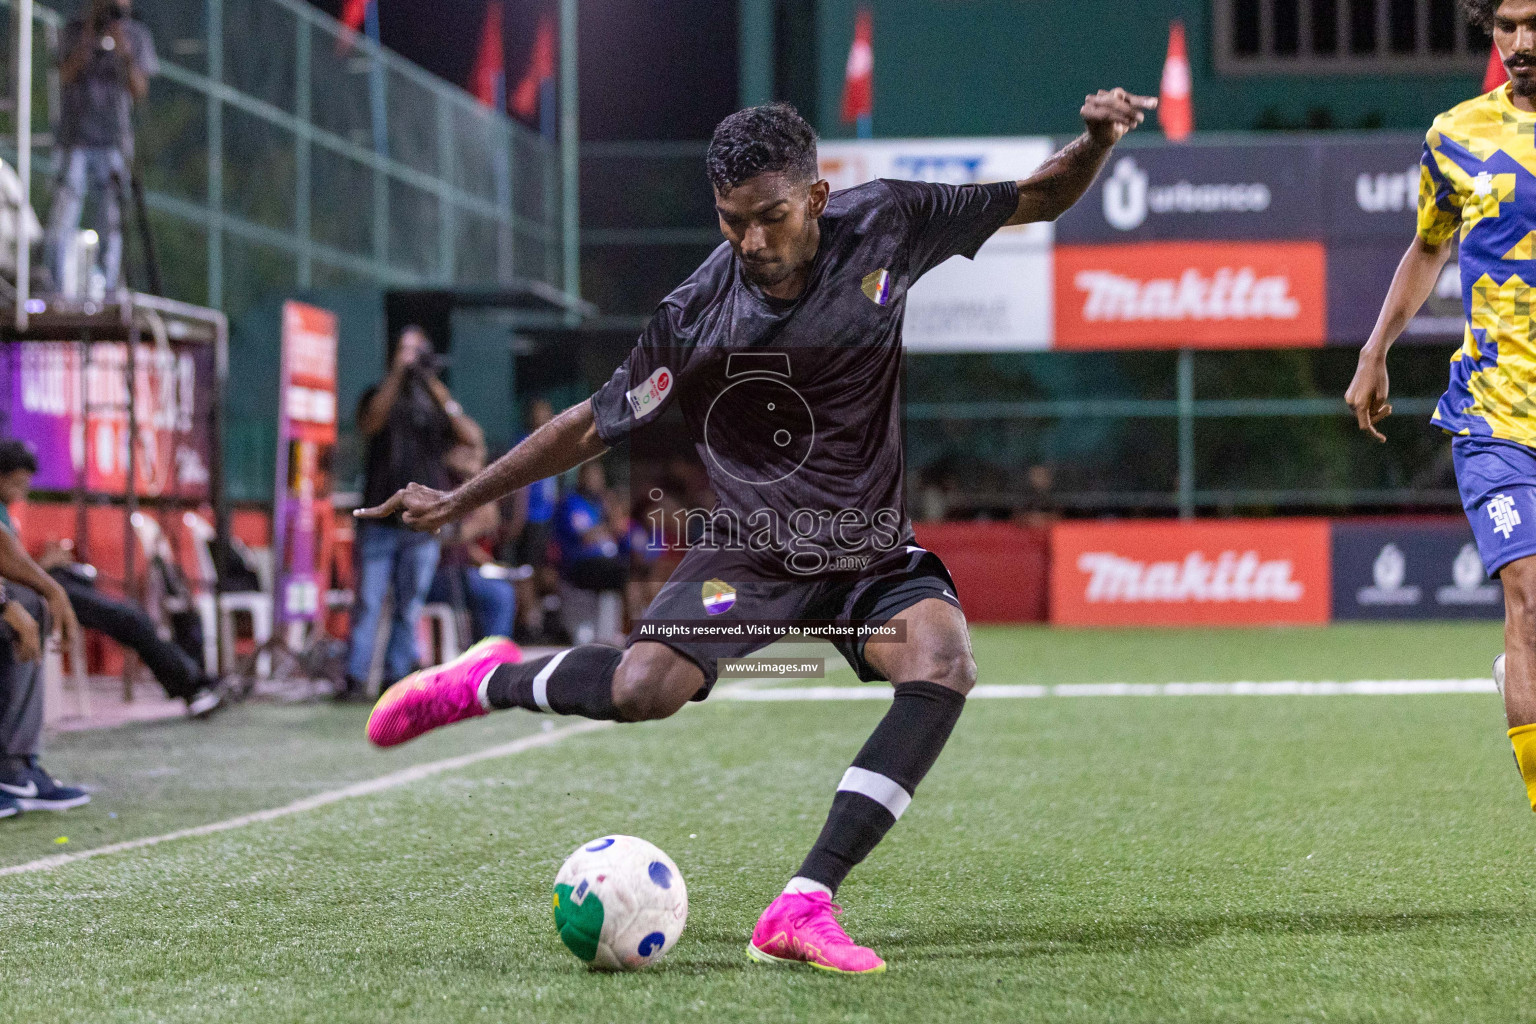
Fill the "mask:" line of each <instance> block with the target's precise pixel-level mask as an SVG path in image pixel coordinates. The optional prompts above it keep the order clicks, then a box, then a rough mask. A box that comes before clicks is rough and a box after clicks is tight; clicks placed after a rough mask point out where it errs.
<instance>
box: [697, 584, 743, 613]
mask: <svg viewBox="0 0 1536 1024" xmlns="http://www.w3.org/2000/svg"><path fill="white" fill-rule="evenodd" d="M703 596H704V610H705V611H706V612H709V614H711V615H719V614H720V613H721V612H728V611H730V610H731V606H732V605H734V604H735V603H736V588H735V587H733V586H731V585H730V584H729V583H727V582H725V580H710V581H708V582H707V583H705V584H704V593H703Z"/></svg>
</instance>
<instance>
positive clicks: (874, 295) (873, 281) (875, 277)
mask: <svg viewBox="0 0 1536 1024" xmlns="http://www.w3.org/2000/svg"><path fill="white" fill-rule="evenodd" d="M861 287H862V289H863V291H864V294H865V296H867V297H868V298H869V301H870V302H873V303H874V304H875V305H877V306H883V305H885V304H886V303H887V302H890V301H891V273H890V271H888V270H886V269H885V268H884V267H881V268H880V269H879V270H876V271H874V272H872V273H869V274H865V275H864V283H863V285H861Z"/></svg>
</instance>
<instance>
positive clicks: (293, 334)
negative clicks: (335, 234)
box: [273, 302, 337, 622]
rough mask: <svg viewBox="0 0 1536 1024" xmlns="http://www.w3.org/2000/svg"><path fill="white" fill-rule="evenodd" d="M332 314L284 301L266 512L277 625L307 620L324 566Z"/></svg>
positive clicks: (332, 398) (332, 403)
mask: <svg viewBox="0 0 1536 1024" xmlns="http://www.w3.org/2000/svg"><path fill="white" fill-rule="evenodd" d="M336 344H337V334H336V314H334V313H331V312H330V311H328V310H324V309H319V308H317V307H315V306H307V305H305V304H304V303H302V302H285V303H283V342H282V366H281V370H280V374H281V376H280V377H279V382H280V383H279V389H278V395H279V396H280V397H279V399H278V413H277V489H276V491H275V508H274V509H273V526H274V530H273V545H274V548H275V550H274V552H273V555H274V564H275V565H276V566H277V594H278V596H279V600H278V602H277V618H278V621H279V622H288V621H293V620H306V621H313V620H314V619H316V618H318V617H319V616H320V615H321V614H322V613H323V612H324V608H323V607H322V603H321V601H320V595H321V594H322V593H324V591H325V589H326V583H327V581H326V580H325V579H324V578H323V577H324V575H325V572H326V569H327V566H328V564H329V559H328V557H327V554H328V552H327V549H328V547H329V544H328V541H329V538H330V532H331V452H332V449H333V448H334V447H335V444H336Z"/></svg>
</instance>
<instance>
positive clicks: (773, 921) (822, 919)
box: [747, 892, 885, 974]
mask: <svg viewBox="0 0 1536 1024" xmlns="http://www.w3.org/2000/svg"><path fill="white" fill-rule="evenodd" d="M842 909H843V908H842V907H840V906H838V905H837V904H836V903H833V902H832V898H831V897H830V896H828V895H827V894H826V893H824V892H786V893H784V894H782V895H780V896H779V898H778V899H776V900H774V901H773V902H772V903H770V904H768V909H767V910H765V911H763V916H762V917H760V918H758V920H757V927H756V928H754V929H753V930H752V941H751V942H749V943H747V956H749V957H751V958H752V959H753V960H756V961H758V962H759V963H765V964H789V963H804V964H809V965H810V966H812V967H814V968H816V969H817V970H819V971H828V972H831V973H832V974H880V973H882V972H883V971H884V970H885V961H884V960H881V959H880V958H879V957H878V956H876V955H875V951H874V950H872V949H866V948H865V947H863V946H857V945H854V942H853V940H852V939H850V938H849V937H848V933H847V932H845V931H843V928H842V925H840V924H838V923H837V915H838V914H840V913H841V912H842Z"/></svg>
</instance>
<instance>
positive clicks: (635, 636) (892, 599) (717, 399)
mask: <svg viewBox="0 0 1536 1024" xmlns="http://www.w3.org/2000/svg"><path fill="white" fill-rule="evenodd" d="M1155 105H1156V100H1153V99H1149V98H1145V97H1138V96H1132V95H1130V94H1128V93H1126V92H1125V91H1124V90H1122V89H1115V90H1113V91H1104V92H1099V93H1096V94H1094V95H1092V96H1089V97H1088V98H1087V101H1086V102H1085V103H1084V105H1083V109H1082V114H1083V118H1084V120H1085V121H1086V123H1087V129H1088V130H1087V131H1086V132H1085V133H1084V134H1083V135H1082V136H1081V137H1079V138H1078V139H1077V140H1075V141H1074V142H1072V143H1071V144H1069V145H1068V146H1067V147H1066V148H1064V149H1063V150H1061V152H1059V153H1057V154H1056V155H1055V156H1053V157H1052V158H1051V159H1050V160H1048V161H1047V162H1046V163H1045V164H1044V165H1043V166H1041V167H1040V169H1039V170H1037V171H1036V172H1035V173H1034V174H1033V175H1031V176H1030V177H1029V178H1027V179H1025V180H1023V181H1018V182H1013V181H1005V182H997V183H995V184H989V185H960V186H955V185H941V184H927V183H922V182H904V181H884V180H882V181H872V182H869V183H868V184H865V185H860V186H858V187H856V188H851V189H846V190H844V191H841V192H838V193H835V194H832V193H830V190H829V186H828V184H827V182H826V181H824V180H820V179H819V178H818V175H817V162H816V135H815V132H814V131H812V129H811V127H810V126H809V125H808V124H806V123H805V121H804V120H802V119H801V118H800V116H799V115H798V114H797V113H796V112H795V111H794V109H793V108H792V107H789V106H788V105H786V104H772V105H769V106H764V107H753V108H750V109H747V110H743V111H739V112H738V113H735V114H732V115H731V116H730V117H728V118H726V119H725V120H724V121H722V122H721V123H720V125H719V126H718V127H717V128H716V129H715V133H714V138H713V139H712V140H711V142H710V146H709V152H708V156H707V159H706V163H707V170H708V173H709V178H710V183H711V185H712V186H713V188H714V193H715V207H716V210H717V212H718V215H719V222H720V230H721V232H722V234H724V235H725V244H723V245H721V246H720V247H719V248H718V249H716V250H715V252H714V254H713V255H711V256H710V257H709V259H707V260H706V261H705V262H704V264H703V266H701V267H700V268H699V269H698V270H697V271H695V272H694V274H693V275H692V276H691V277H690V278H689V279H688V280H687V281H685V282H684V283H683V284H682V285H681V286H680V287H678V288H677V289H676V290H675V291H673V292H672V294H670V295H668V296H667V297H666V299H664V300H663V301H662V303H661V306H660V308H658V309H657V311H656V313H655V315H654V316H653V317H652V318H651V321H650V323H649V324H648V325H647V326H646V328H645V331H644V333H643V334H642V335H641V337H640V341H639V344H638V345H636V347H635V349H634V351H633V352H631V354H630V356H629V359H628V360H627V361H626V362H625V363H624V365H623V366H621V367H620V368H619V369H618V370H617V371H615V373H614V375H613V377H612V379H611V380H609V381H608V383H607V384H606V385H604V386H603V388H602V389H601V390H599V391H598V392H597V394H595V395H593V396H592V399H591V400H590V401H588V402H583V403H582V404H580V405H577V406H575V407H573V408H571V409H568V410H566V411H565V412H564V413H562V414H560V415H559V416H558V417H556V418H555V419H554V420H553V421H551V422H550V423H549V424H548V425H547V426H545V427H543V428H542V429H540V430H539V431H537V432H535V433H534V434H533V435H532V436H531V437H529V438H528V439H526V440H525V441H524V442H523V443H522V444H520V445H518V446H517V447H516V448H514V449H513V450H512V451H511V452H509V453H507V454H506V455H505V456H503V457H502V458H501V459H500V460H498V461H497V462H496V463H494V464H493V465H492V466H490V467H489V468H488V469H487V470H486V471H485V472H483V473H481V474H480V475H479V476H477V477H475V478H474V479H473V480H470V481H468V482H467V483H465V484H464V485H463V486H461V487H459V488H457V489H456V490H454V491H452V492H450V493H442V492H440V491H437V490H435V489H433V488H432V487H430V486H425V485H423V484H421V483H414V482H413V483H412V484H410V485H409V486H408V487H406V488H405V489H404V490H402V491H400V492H398V493H397V494H395V495H394V496H393V497H392V498H390V499H389V500H388V501H386V502H384V503H383V504H382V505H380V506H378V507H376V508H372V509H366V510H363V511H360V512H359V513H358V515H360V516H363V517H365V518H371V517H378V516H388V515H394V514H397V513H403V521H404V522H405V524H406V525H407V526H411V527H414V528H416V529H421V530H433V529H436V528H437V527H439V526H442V525H443V524H445V523H447V522H450V521H452V520H454V519H456V518H458V517H460V516H462V515H464V514H466V513H467V512H469V511H470V510H471V509H474V508H476V507H478V506H479V505H480V504H483V503H484V502H486V501H492V500H495V499H496V498H497V497H499V496H501V495H503V494H506V493H508V492H510V491H511V490H513V489H514V488H517V487H521V486H524V485H526V484H527V483H529V482H530V481H533V480H537V479H540V478H542V477H545V476H548V475H550V474H551V473H558V472H561V471H563V470H565V469H567V468H569V467H570V466H573V465H575V464H577V463H580V462H584V461H586V460H587V459H591V458H594V457H596V456H598V455H601V454H602V453H603V452H605V451H606V450H607V449H608V448H609V447H611V446H613V445H615V444H617V443H618V442H620V441H622V440H624V439H626V438H627V437H629V436H630V435H631V434H632V433H634V432H636V431H637V430H639V429H640V428H643V427H646V426H648V425H650V424H652V423H654V422H655V421H656V420H657V419H659V418H660V417H661V415H662V413H663V412H664V411H665V410H666V409H668V408H669V407H672V406H674V405H675V406H678V407H679V408H680V410H681V412H682V416H683V418H684V420H685V421H686V423H687V425H688V428H689V432H690V434H691V436H692V439H693V441H694V443H695V447H696V449H697V451H698V453H699V457H700V458H701V459H702V460H703V462H704V464H705V466H706V468H707V470H708V472H709V479H710V484H711V486H712V488H713V489H714V491H715V493H716V494H717V496H718V501H717V502H716V504H715V506H714V508H712V509H709V510H695V511H694V512H693V513H690V514H689V515H688V516H686V517H685V519H686V520H687V521H688V522H691V523H698V522H700V521H701V520H702V521H703V530H702V534H701V536H700V537H699V539H698V541H696V542H695V543H693V544H692V545H691V546H690V547H689V549H688V552H687V554H686V555H685V556H684V557H683V560H682V562H681V563H679V565H678V568H677V569H676V571H674V572H673V574H672V576H671V578H670V579H669V580H668V581H667V583H666V585H665V586H663V587H662V590H661V592H660V593H659V594H658V595H657V597H656V599H655V600H654V601H653V602H652V604H651V606H650V608H648V609H647V610H646V612H645V615H644V616H643V617H642V619H641V621H640V622H638V623H637V624H636V625H635V628H634V631H633V632H632V633H631V635H630V638H629V647H628V648H627V649H626V650H625V651H623V652H622V653H621V652H619V651H616V650H612V649H609V648H604V647H599V646H596V645H589V646H583V647H576V648H573V649H571V650H568V651H563V652H561V653H559V654H555V655H553V656H551V657H549V658H541V659H537V660H535V661H531V662H522V661H521V658H520V652H518V651H517V650H516V648H515V647H513V646H512V645H511V644H510V643H504V644H495V645H489V646H487V647H485V648H483V649H481V650H480V651H478V652H471V653H470V654H469V655H467V656H466V657H464V658H460V659H456V660H455V661H453V662H450V663H449V664H447V665H444V666H441V667H439V668H436V669H428V670H426V671H424V672H422V673H420V674H419V675H418V676H416V677H414V678H413V680H412V681H411V684H410V685H401V686H397V687H395V688H393V689H391V690H390V691H389V692H387V693H386V694H384V696H383V697H382V698H380V700H379V703H378V704H377V706H375V708H374V711H373V714H372V716H371V717H370V719H369V723H368V735H369V738H370V739H371V740H372V741H373V742H374V743H376V744H378V745H381V746H389V745H392V744H395V743H401V742H404V741H405V740H408V739H411V738H412V737H414V736H417V735H420V734H421V733H423V732H425V731H427V730H428V729H431V728H435V727H437V726H439V725H444V724H447V723H448V722H453V721H458V720H461V719H464V718H469V717H472V716H475V715H480V714H484V713H486V712H487V711H489V710H491V709H495V708H507V707H521V708H526V709H528V710H531V711H543V712H553V713H556V714H574V715H581V716H584V717H587V718H596V719H609V720H616V721H621V722H635V721H642V720H646V719H656V718H665V717H667V716H669V715H672V714H674V713H675V712H676V711H678V710H679V709H680V708H681V707H682V706H683V705H684V704H686V703H687V702H688V701H689V700H702V699H704V698H705V697H706V696H708V694H709V690H710V687H711V686H712V685H713V683H714V681H715V676H716V669H715V663H716V659H718V658H720V657H737V656H742V655H745V654H748V653H750V652H752V651H754V650H757V649H759V648H761V647H763V646H766V645H767V644H768V643H769V642H771V641H772V640H773V639H775V638H776V636H777V635H778V634H779V632H781V631H782V625H783V623H784V622H785V621H786V620H793V621H797V622H821V623H829V624H831V625H832V626H833V627H835V628H836V629H837V630H838V631H839V632H838V634H837V635H834V636H832V639H833V640H834V642H835V643H836V644H837V646H838V648H839V649H840V651H841V652H842V654H843V656H844V657H845V658H846V659H847V660H848V662H849V663H850V664H851V665H852V666H853V668H854V669H855V670H856V671H857V672H858V673H859V676H860V678H862V679H866V680H871V679H884V680H889V681H891V682H892V683H893V684H894V689H895V699H894V700H893V702H892V704H891V708H890V710H889V712H888V713H887V714H886V716H885V718H884V719H883V720H882V721H881V723H880V725H879V726H878V727H877V728H876V729H875V732H874V734H873V735H871V736H870V738H869V740H868V742H866V743H865V745H864V747H863V749H862V750H860V751H859V754H858V756H857V757H856V758H855V759H854V762H853V766H852V767H850V768H849V769H848V771H847V773H846V774H845V775H844V776H843V779H842V782H841V783H840V784H839V786H838V788H837V792H836V794H835V796H834V798H833V802H832V810H831V813H830V814H829V815H828V817H827V822H826V825H825V826H824V827H823V829H822V832H821V836H820V837H819V838H818V839H817V841H816V845H815V846H814V847H813V848H812V850H811V852H810V854H809V855H808V856H807V857H806V859H805V861H804V863H803V864H802V865H801V867H800V870H799V872H798V873H797V874H796V875H795V876H794V877H793V878H792V879H791V880H790V883H789V885H788V886H787V887H786V888H785V891H784V892H783V893H782V894H781V895H780V896H779V897H778V898H777V899H775V900H774V901H773V903H772V904H770V906H769V907H768V909H767V910H766V911H765V912H764V913H763V916H762V918H761V919H760V920H759V921H758V924H757V928H756V929H755V931H754V933H753V935H752V939H751V942H750V943H749V945H748V947H747V951H748V953H749V954H750V955H751V956H752V957H753V958H755V959H757V960H761V961H770V962H771V961H782V960H796V961H807V962H810V963H812V964H813V965H814V966H816V967H820V968H823V969H825V970H829V971H835V972H840V973H858V974H862V973H871V972H877V971H882V970H884V968H885V963H884V961H883V960H881V959H880V957H878V956H877V955H876V954H875V953H874V952H873V951H872V950H869V949H866V948H865V947H863V946H859V945H856V944H855V943H854V942H853V941H852V940H851V939H849V938H848V936H847V934H846V933H845V932H844V931H843V930H842V928H841V927H840V926H839V925H838V924H837V922H836V920H835V918H834V914H835V913H836V908H835V907H834V905H833V904H832V902H831V898H832V895H833V894H834V893H835V891H836V889H837V887H838V885H839V884H840V883H841V882H842V881H843V879H844V877H845V876H846V875H847V874H848V872H849V870H850V869H851V868H852V867H853V866H854V865H856V864H858V863H859V862H860V861H861V860H863V859H864V857H866V856H867V855H868V854H869V852H870V851H871V850H872V849H874V847H875V845H876V844H877V843H878V842H879V841H880V840H881V839H882V838H883V837H884V835H885V834H886V832H887V831H889V830H890V828H891V826H892V825H894V824H895V822H896V819H897V818H898V817H900V816H901V813H902V812H903V811H904V810H905V809H906V807H907V804H908V803H909V802H910V801H911V798H912V793H913V791H914V790H915V789H916V788H917V785H918V783H919V782H921V781H922V779H923V776H924V775H925V774H927V772H928V769H929V768H930V767H931V766H932V765H933V763H934V761H935V760H936V759H937V757H938V755H939V752H940V750H941V749H942V748H943V746H944V744H945V742H946V740H947V739H948V737H949V733H950V730H951V729H952V728H953V727H954V724H955V722H956V720H957V719H958V718H959V715H960V711H961V709H962V708H963V707H964V704H965V695H966V693H967V692H969V690H970V689H971V687H972V686H973V685H974V683H975V676H976V667H975V662H974V661H973V660H972V657H971V649H970V638H969V634H968V632H967V629H966V623H965V616H964V615H963V614H962V613H961V610H960V602H959V599H958V598H957V597H956V593H955V588H954V581H953V580H952V579H950V576H949V573H948V572H947V571H946V570H945V568H944V565H943V563H942V562H941V561H940V560H939V559H938V557H937V556H935V555H933V554H932V553H931V552H928V551H925V550H924V549H923V548H922V547H920V546H918V545H917V544H916V543H915V541H914V539H913V535H912V528H911V525H910V523H909V522H908V520H907V515H906V509H905V505H904V501H903V495H904V493H905V492H904V487H903V482H902V475H903V471H904V468H903V462H904V460H903V452H902V434H901V409H900V401H901V325H902V316H903V313H904V311H905V308H906V295H907V290H908V289H909V288H910V287H911V286H912V284H913V282H915V281H916V280H917V279H918V278H920V277H921V276H922V275H923V274H924V273H926V272H927V271H928V270H930V269H932V268H933V267H935V266H937V265H939V264H940V263H942V262H944V261H945V260H947V259H949V258H950V257H951V256H956V255H962V256H966V257H968V258H969V257H972V256H974V255H975V254H976V251H977V249H978V248H979V247H980V246H981V244H982V243H983V242H984V241H986V239H987V238H989V237H990V236H991V235H992V234H993V233H994V232H996V231H997V230H998V229H999V228H1002V227H1005V226H1008V225H1014V224H1025V223H1029V222H1032V221H1043V220H1054V219H1055V218H1056V217H1058V216H1060V215H1061V213H1063V212H1064V211H1065V210H1067V209H1068V208H1069V207H1070V206H1071V205H1072V204H1073V203H1075V202H1076V201H1077V200H1078V199H1079V198H1081V196H1082V195H1083V193H1084V192H1085V191H1086V190H1087V189H1088V186H1089V185H1090V184H1091V183H1092V181H1093V179H1094V177H1095V176H1096V175H1097V174H1098V172H1099V169H1100V168H1101V167H1102V166H1103V164H1104V162H1105V160H1106V159H1107V158H1108V155H1109V152H1110V150H1111V148H1112V147H1113V146H1114V144H1115V143H1116V142H1118V141H1119V139H1120V137H1121V136H1122V135H1124V134H1125V132H1127V131H1129V130H1131V129H1132V128H1134V127H1135V126H1136V125H1138V124H1140V123H1141V120H1142V118H1143V117H1144V116H1145V112H1146V111H1148V110H1150V109H1152V108H1153V107H1154V106H1155ZM691 535H692V534H691V532H690V536H691ZM763 624H768V625H769V627H770V628H769V630H768V633H767V635H763V634H758V633H755V632H753V631H751V630H750V629H747V628H746V627H749V626H752V625H763ZM861 625H862V626H863V627H865V628H866V629H868V628H870V627H877V626H878V627H883V628H884V629H886V630H889V631H890V632H891V633H893V634H895V635H894V636H891V637H889V638H887V637H882V638H881V639H882V642H878V643H876V642H869V643H868V645H867V646H866V642H865V641H866V638H867V637H868V636H869V634H868V633H867V632H866V633H858V632H857V627H859V626H861ZM663 627H665V628H663ZM717 627H725V628H717ZM711 631H713V632H714V633H715V634H717V635H716V636H709V635H708V634H709V633H710V632H711ZM720 633H725V634H727V635H726V636H725V637H724V638H723V639H722V638H720V637H719V636H718V634H720Z"/></svg>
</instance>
